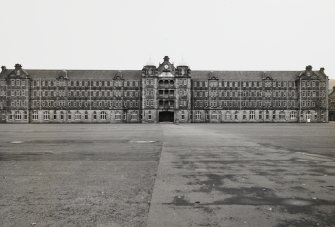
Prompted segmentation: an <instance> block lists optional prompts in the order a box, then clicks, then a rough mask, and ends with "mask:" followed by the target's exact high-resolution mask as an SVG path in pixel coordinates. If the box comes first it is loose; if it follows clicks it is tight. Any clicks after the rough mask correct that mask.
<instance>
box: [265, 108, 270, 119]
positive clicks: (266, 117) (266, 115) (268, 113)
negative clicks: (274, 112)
mask: <svg viewBox="0 0 335 227" xmlns="http://www.w3.org/2000/svg"><path fill="white" fill-rule="evenodd" d="M265 119H266V120H269V119H270V112H269V111H268V110H267V111H266V112H265Z"/></svg>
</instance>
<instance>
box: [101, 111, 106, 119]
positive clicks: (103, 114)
mask: <svg viewBox="0 0 335 227" xmlns="http://www.w3.org/2000/svg"><path fill="white" fill-rule="evenodd" d="M100 119H101V120H106V119H107V113H106V111H101V113H100Z"/></svg>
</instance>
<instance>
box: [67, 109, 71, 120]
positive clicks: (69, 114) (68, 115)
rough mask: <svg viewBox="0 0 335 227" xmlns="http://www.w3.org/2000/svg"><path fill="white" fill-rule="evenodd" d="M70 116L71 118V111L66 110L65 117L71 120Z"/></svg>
mask: <svg viewBox="0 0 335 227" xmlns="http://www.w3.org/2000/svg"><path fill="white" fill-rule="evenodd" d="M71 118H72V114H71V111H67V119H69V120H71Z"/></svg>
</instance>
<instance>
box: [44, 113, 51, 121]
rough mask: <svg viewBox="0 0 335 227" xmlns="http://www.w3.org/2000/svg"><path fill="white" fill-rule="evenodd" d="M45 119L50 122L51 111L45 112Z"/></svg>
mask: <svg viewBox="0 0 335 227" xmlns="http://www.w3.org/2000/svg"><path fill="white" fill-rule="evenodd" d="M43 119H44V120H46V121H47V120H50V113H49V111H44V112H43Z"/></svg>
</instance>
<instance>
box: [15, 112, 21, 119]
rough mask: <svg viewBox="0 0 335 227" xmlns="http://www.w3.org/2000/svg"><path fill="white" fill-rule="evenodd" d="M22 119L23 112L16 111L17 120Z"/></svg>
mask: <svg viewBox="0 0 335 227" xmlns="http://www.w3.org/2000/svg"><path fill="white" fill-rule="evenodd" d="M21 119H22V116H21V112H20V111H15V120H21Z"/></svg>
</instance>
